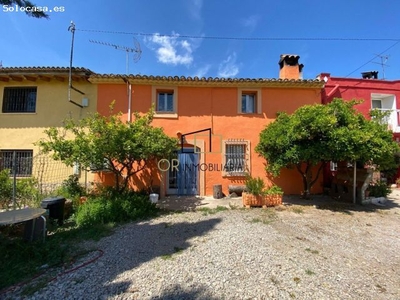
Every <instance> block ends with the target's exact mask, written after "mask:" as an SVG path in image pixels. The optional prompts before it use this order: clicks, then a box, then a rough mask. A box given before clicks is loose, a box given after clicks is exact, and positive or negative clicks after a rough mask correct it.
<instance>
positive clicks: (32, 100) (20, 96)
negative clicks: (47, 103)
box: [2, 87, 37, 113]
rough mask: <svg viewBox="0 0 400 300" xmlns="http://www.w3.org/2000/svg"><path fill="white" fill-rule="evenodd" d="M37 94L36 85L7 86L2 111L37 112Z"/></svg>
mask: <svg viewBox="0 0 400 300" xmlns="http://www.w3.org/2000/svg"><path fill="white" fill-rule="evenodd" d="M36 94H37V88H36V87H5V88H4V95H3V108H2V112H3V113H13V112H35V111H36Z"/></svg>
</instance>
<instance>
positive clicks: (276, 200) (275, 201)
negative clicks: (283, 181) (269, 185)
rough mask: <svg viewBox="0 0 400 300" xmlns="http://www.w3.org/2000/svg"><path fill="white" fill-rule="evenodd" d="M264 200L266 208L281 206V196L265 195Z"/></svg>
mask: <svg viewBox="0 0 400 300" xmlns="http://www.w3.org/2000/svg"><path fill="white" fill-rule="evenodd" d="M265 198H266V205H267V206H277V205H282V198H283V195H267V196H266V197H265Z"/></svg>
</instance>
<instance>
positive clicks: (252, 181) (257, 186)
mask: <svg viewBox="0 0 400 300" xmlns="http://www.w3.org/2000/svg"><path fill="white" fill-rule="evenodd" d="M245 184H246V191H247V192H248V193H250V194H253V195H262V194H263V193H264V189H265V182H264V180H263V179H262V178H260V177H257V178H253V177H251V176H248V177H247V178H246V182H245Z"/></svg>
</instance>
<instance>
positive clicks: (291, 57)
mask: <svg viewBox="0 0 400 300" xmlns="http://www.w3.org/2000/svg"><path fill="white" fill-rule="evenodd" d="M299 58H300V56H299V55H296V54H281V58H280V59H279V63H278V64H279V66H280V67H281V68H282V67H283V65H284V64H286V65H289V66H297V65H298V64H299Z"/></svg>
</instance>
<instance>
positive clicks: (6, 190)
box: [0, 169, 13, 208]
mask: <svg viewBox="0 0 400 300" xmlns="http://www.w3.org/2000/svg"><path fill="white" fill-rule="evenodd" d="M12 194H13V187H12V181H11V179H10V170H8V169H5V170H2V171H0V208H5V207H7V206H8V205H9V202H10V201H11V199H12Z"/></svg>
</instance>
